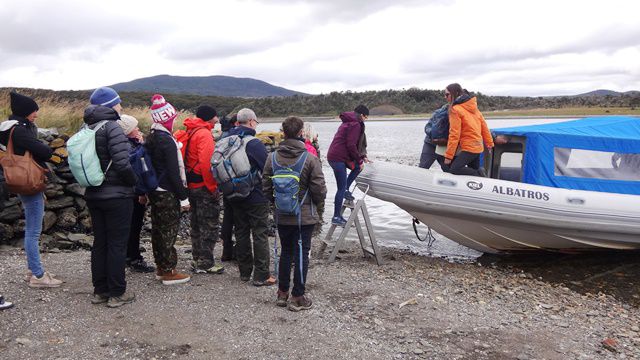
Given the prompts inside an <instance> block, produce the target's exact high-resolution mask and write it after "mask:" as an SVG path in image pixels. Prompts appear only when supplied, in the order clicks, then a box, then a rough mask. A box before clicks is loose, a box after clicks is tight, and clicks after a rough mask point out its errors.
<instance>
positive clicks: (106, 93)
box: [89, 86, 122, 108]
mask: <svg viewBox="0 0 640 360" xmlns="http://www.w3.org/2000/svg"><path fill="white" fill-rule="evenodd" d="M89 101H90V102H91V105H102V106H106V107H110V108H112V107H114V106H116V105H118V104H120V103H121V102H122V100H120V95H118V93H117V92H116V91H115V90H113V89H112V88H110V87H106V86H103V87H99V88H97V89H95V90H94V91H93V94H91V97H90V98H89Z"/></svg>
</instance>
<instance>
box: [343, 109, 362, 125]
mask: <svg viewBox="0 0 640 360" xmlns="http://www.w3.org/2000/svg"><path fill="white" fill-rule="evenodd" d="M340 120H342V122H343V123H348V122H358V115H356V113H355V111H347V112H343V113H342V114H340Z"/></svg>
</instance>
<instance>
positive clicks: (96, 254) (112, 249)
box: [87, 198, 133, 297]
mask: <svg viewBox="0 0 640 360" xmlns="http://www.w3.org/2000/svg"><path fill="white" fill-rule="evenodd" d="M87 207H89V214H91V223H92V224H93V246H92V247H91V280H92V282H93V291H94V293H95V294H103V295H108V296H109V297H116V296H120V295H122V294H124V292H125V290H126V289H127V281H126V280H125V276H124V269H125V263H126V258H127V243H128V241H129V230H130V229H131V213H132V212H133V202H132V201H131V199H126V198H125V199H109V200H93V201H87Z"/></svg>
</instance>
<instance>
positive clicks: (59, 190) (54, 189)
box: [44, 183, 64, 199]
mask: <svg viewBox="0 0 640 360" xmlns="http://www.w3.org/2000/svg"><path fill="white" fill-rule="evenodd" d="M63 190H64V188H63V187H62V185H60V184H56V183H49V184H47V189H46V190H45V191H44V194H45V195H46V196H47V199H54V198H57V197H59V196H62V195H64V191H63Z"/></svg>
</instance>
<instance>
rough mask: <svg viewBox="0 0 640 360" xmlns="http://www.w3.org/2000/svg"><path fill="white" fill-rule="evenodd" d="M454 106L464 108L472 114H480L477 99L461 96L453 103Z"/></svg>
mask: <svg viewBox="0 0 640 360" xmlns="http://www.w3.org/2000/svg"><path fill="white" fill-rule="evenodd" d="M453 106H462V108H463V109H465V110H467V111H468V112H470V113H474V112H478V111H479V110H478V100H477V99H476V97H475V96H474V97H470V96H469V95H461V96H458V98H457V99H456V100H455V101H454V102H453Z"/></svg>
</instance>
